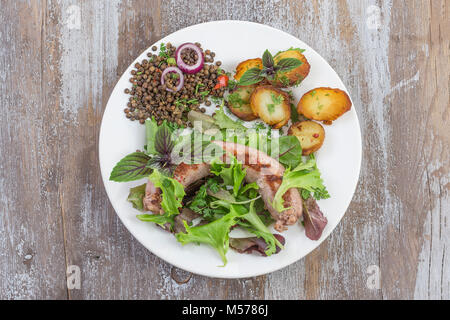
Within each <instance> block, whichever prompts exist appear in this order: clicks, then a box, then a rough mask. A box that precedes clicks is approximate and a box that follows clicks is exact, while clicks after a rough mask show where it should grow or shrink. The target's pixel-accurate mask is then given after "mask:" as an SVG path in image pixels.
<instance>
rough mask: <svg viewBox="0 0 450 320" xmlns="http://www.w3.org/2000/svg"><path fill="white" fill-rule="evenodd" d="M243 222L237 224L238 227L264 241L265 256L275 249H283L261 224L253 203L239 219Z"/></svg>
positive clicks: (272, 252)
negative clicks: (265, 247) (265, 246)
mask: <svg viewBox="0 0 450 320" xmlns="http://www.w3.org/2000/svg"><path fill="white" fill-rule="evenodd" d="M240 218H241V219H243V220H245V221H241V222H239V225H240V226H242V227H244V228H245V229H247V230H248V231H250V232H251V233H253V234H254V235H256V236H257V237H258V238H262V239H264V241H265V242H266V243H267V250H266V251H265V253H266V255H267V256H270V255H272V254H274V253H276V251H277V247H279V248H280V249H283V245H282V244H281V243H280V241H278V239H277V238H275V236H274V235H273V234H272V233H271V232H270V230H269V229H268V228H267V227H266V225H265V224H264V223H263V222H262V220H261V218H260V217H259V216H258V214H257V213H256V210H255V202H252V203H251V204H250V209H249V210H248V212H247V213H246V214H244V215H242V216H241V217H240Z"/></svg>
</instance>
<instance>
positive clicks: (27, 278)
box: [0, 0, 450, 299]
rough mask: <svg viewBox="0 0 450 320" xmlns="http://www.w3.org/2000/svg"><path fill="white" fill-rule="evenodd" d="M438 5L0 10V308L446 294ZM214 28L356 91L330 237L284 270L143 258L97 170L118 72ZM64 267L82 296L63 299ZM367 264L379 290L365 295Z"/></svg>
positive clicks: (25, 5)
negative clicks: (343, 195)
mask: <svg viewBox="0 0 450 320" xmlns="http://www.w3.org/2000/svg"><path fill="white" fill-rule="evenodd" d="M449 10H450V9H449V4H448V1H445V0H433V1H421V0H415V1H410V2H408V3H407V4H406V3H402V2H399V1H394V0H377V1H375V0H362V1H360V0H358V1H357V0H339V1H335V0H313V1H293V0H273V1H262V0H258V1H243V0H238V1H232V2H231V1H224V0H214V1H202V0H170V1H155V0H153V1H144V0H123V1H121V0H113V1H96V0H88V1H81V0H73V1H65V0H42V1H25V0H24V1H9V2H7V3H5V4H3V3H2V10H1V11H0V18H1V19H0V20H1V21H2V22H3V21H4V23H3V24H2V26H1V27H0V42H1V43H2V46H0V67H1V70H2V72H1V73H0V108H1V110H2V113H3V115H2V117H1V118H0V138H1V139H0V298H6V299H13V298H16V299H32V298H52V299H55V298H58V299H67V298H68V299H102V298H104V299H108V298H109V299H111V298H116V299H123V298H132V299H144V298H153V299H196V298H197V299H212V298H216V299H227V298H228V299H265V298H266V299H318V298H319V299H320V298H322V299H356V298H359V299H390V298H399V299H408V298H419V299H429V298H434V299H449V298H450V254H449V247H450V239H449V237H450V230H449V228H450V227H449V219H450V217H449V215H450V204H449V195H448V193H449V188H450V184H449V168H450V163H449V158H450V155H449V150H450V148H449V142H450V132H449V130H448V128H449V126H450V123H449V110H450V104H449V82H448V79H449V72H450V70H449V65H450V60H449V59H450V58H449V57H450V53H449V43H450V39H449V37H450V36H449V33H448V32H444V31H445V30H450V14H449ZM78 18H79V20H78ZM224 19H235V20H249V21H254V22H259V23H265V24H268V25H270V26H273V27H276V28H279V29H281V30H284V31H286V32H289V33H291V34H293V35H294V36H296V37H298V38H300V39H301V40H303V41H305V42H306V43H308V44H310V45H311V46H312V47H313V48H314V49H316V50H317V51H318V52H319V53H320V54H321V55H322V56H323V57H324V58H325V59H326V60H327V61H329V63H330V64H331V66H332V67H333V68H334V69H335V70H336V71H337V72H338V74H339V75H340V76H341V78H342V79H343V81H344V83H345V84H346V86H347V88H348V89H349V90H350V92H351V95H352V98H353V101H354V103H355V108H356V111H357V113H358V116H359V119H360V123H361V129H362V135H363V146H364V147H363V150H364V155H363V164H362V171H361V177H360V181H359V185H358V188H357V192H356V194H355V196H354V198H353V202H352V204H351V206H350V207H349V209H348V211H347V214H346V216H345V218H344V219H343V220H342V222H341V223H340V224H339V226H338V227H337V228H336V230H335V231H334V232H333V233H332V235H331V236H330V237H329V238H328V239H327V240H326V241H324V242H323V243H322V245H321V246H320V247H319V248H317V249H316V250H315V251H314V252H312V253H311V254H310V255H308V256H307V257H306V258H305V259H302V260H301V261H299V262H297V263H295V264H293V265H291V266H289V267H287V268H285V269H283V270H280V271H277V272H274V273H272V274H269V275H266V276H261V277H256V278H252V279H241V280H221V279H210V278H205V277H202V276H197V275H191V274H188V273H186V272H183V271H181V270H178V269H176V268H174V267H172V266H171V265H169V264H167V263H166V262H164V261H161V260H160V259H158V258H157V257H155V256H154V255H152V254H151V253H149V252H148V251H147V250H146V249H145V248H143V247H142V246H141V245H140V244H139V243H138V242H137V241H136V240H135V239H134V238H133V237H132V236H131V235H130V234H129V232H128V231H127V230H126V229H125V228H124V226H123V225H122V224H121V222H120V221H119V219H118V218H117V216H116V214H115V213H114V210H113V209H112V207H111V205H110V204H109V201H108V199H107V196H106V193H105V192H104V189H103V184H102V181H101V178H100V170H99V167H98V160H97V159H98V154H97V150H98V148H97V146H98V141H97V139H98V131H99V128H100V121H101V116H102V113H103V109H104V107H105V105H106V102H107V100H108V97H109V95H110V93H111V91H112V88H113V87H114V85H115V83H116V81H117V80H118V78H119V76H120V75H121V74H122V72H123V71H124V70H125V69H126V68H127V66H128V65H129V63H130V62H131V61H133V60H134V58H135V57H136V56H137V55H139V54H140V53H141V52H142V51H143V50H145V49H146V48H147V47H149V46H150V45H151V44H152V43H153V42H155V41H156V40H158V39H160V38H161V37H164V36H165V35H168V34H170V33H171V32H174V31H176V30H178V29H181V28H184V27H187V26H189V25H192V24H197V23H200V22H205V21H211V20H224ZM78 21H79V25H78V24H77V22H78ZM24 198H25V200H24ZM69 265H77V266H79V267H80V270H81V276H82V279H81V283H82V286H81V289H80V290H68V289H67V286H66V269H67V266H69ZM372 265H375V266H378V267H379V269H380V272H381V288H380V289H379V290H377V289H370V288H369V287H368V286H367V285H366V283H367V279H368V277H369V275H370V274H369V273H368V270H371V269H370V268H369V267H370V266H372Z"/></svg>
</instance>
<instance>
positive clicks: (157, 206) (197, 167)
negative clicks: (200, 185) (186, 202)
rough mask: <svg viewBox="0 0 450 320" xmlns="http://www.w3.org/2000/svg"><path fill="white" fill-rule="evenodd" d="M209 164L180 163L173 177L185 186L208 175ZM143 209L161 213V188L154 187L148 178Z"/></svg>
mask: <svg viewBox="0 0 450 320" xmlns="http://www.w3.org/2000/svg"><path fill="white" fill-rule="evenodd" d="M209 171H210V170H209V164H207V163H200V164H185V163H180V164H179V165H178V166H177V167H176V168H175V171H174V173H173V178H174V179H175V180H177V181H178V182H180V183H181V184H182V185H183V187H185V188H186V187H187V186H189V185H190V184H192V183H194V182H195V181H197V180H199V179H203V178H204V177H206V176H208V175H209V173H210V172H209ZM143 203H144V209H145V210H147V211H152V212H153V213H159V214H163V213H164V212H163V210H162V209H161V189H159V188H156V187H155V185H154V184H153V182H151V181H150V180H149V181H148V182H147V186H146V187H145V197H144V199H143Z"/></svg>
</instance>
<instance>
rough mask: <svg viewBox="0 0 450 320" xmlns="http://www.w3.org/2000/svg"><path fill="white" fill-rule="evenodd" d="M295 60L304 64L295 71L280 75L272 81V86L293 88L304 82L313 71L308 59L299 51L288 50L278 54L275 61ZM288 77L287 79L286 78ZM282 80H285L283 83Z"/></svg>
mask: <svg viewBox="0 0 450 320" xmlns="http://www.w3.org/2000/svg"><path fill="white" fill-rule="evenodd" d="M286 58H295V59H299V60H300V61H302V62H303V64H302V65H301V66H299V67H297V68H295V69H293V70H290V71H288V72H284V73H282V74H279V75H278V77H277V79H276V80H273V81H271V83H272V85H274V86H276V87H280V88H287V87H292V86H294V85H296V84H299V83H300V82H301V81H303V80H304V79H305V78H306V77H307V76H308V74H309V71H310V69H311V66H310V64H309V63H308V60H307V59H306V57H305V56H304V55H303V54H302V53H300V52H299V51H297V50H286V51H283V52H280V53H278V54H277V55H276V56H275V57H274V58H273V59H274V61H275V63H278V61H280V60H281V59H286ZM284 77H286V78H284ZM281 79H285V80H284V81H282V80H281Z"/></svg>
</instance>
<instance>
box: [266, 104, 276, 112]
mask: <svg viewBox="0 0 450 320" xmlns="http://www.w3.org/2000/svg"><path fill="white" fill-rule="evenodd" d="M267 111H269V113H270V114H272V113H274V112H275V105H274V104H273V103H271V104H268V105H267Z"/></svg>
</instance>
